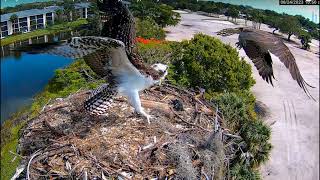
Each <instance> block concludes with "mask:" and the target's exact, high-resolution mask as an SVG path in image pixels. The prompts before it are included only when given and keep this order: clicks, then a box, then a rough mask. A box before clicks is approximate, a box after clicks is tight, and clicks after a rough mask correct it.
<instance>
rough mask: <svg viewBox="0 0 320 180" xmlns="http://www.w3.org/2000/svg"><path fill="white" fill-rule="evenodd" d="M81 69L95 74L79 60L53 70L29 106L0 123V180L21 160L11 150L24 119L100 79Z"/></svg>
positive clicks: (3, 179) (24, 121) (12, 172)
mask: <svg viewBox="0 0 320 180" xmlns="http://www.w3.org/2000/svg"><path fill="white" fill-rule="evenodd" d="M84 71H86V72H87V73H88V74H89V75H90V76H92V77H95V74H94V73H93V72H92V71H91V69H90V68H89V67H88V66H87V65H86V64H85V62H84V61H83V60H82V59H80V60H77V61H75V62H74V63H73V64H71V65H70V66H69V67H67V68H66V69H58V70H56V72H55V76H54V78H53V79H52V80H50V82H49V84H48V85H47V86H46V87H45V88H44V90H43V91H42V92H41V93H40V94H38V95H37V96H35V97H34V101H33V103H32V105H30V106H28V107H25V108H24V109H22V110H21V111H20V112H18V113H16V114H15V115H13V116H12V117H11V118H10V119H8V120H6V121H5V122H4V124H3V125H2V126H1V178H0V179H1V180H7V179H10V178H11V177H12V175H13V174H14V172H15V169H16V167H17V165H18V164H19V162H20V160H21V159H20V158H19V157H16V158H14V157H15V155H14V154H13V153H15V152H16V148H17V145H18V140H19V131H20V129H21V128H22V127H23V126H24V125H25V124H26V123H27V122H28V120H30V119H32V118H33V117H35V116H37V115H38V114H39V113H40V111H41V109H42V107H43V106H44V105H46V104H47V103H48V102H49V101H50V100H54V99H55V98H58V97H66V96H68V95H70V94H72V93H75V92H76V91H78V90H79V89H80V88H81V89H93V88H95V87H96V86H98V85H99V84H101V83H102V82H104V81H102V80H91V79H90V78H89V77H88V76H87V75H85V73H83V72H84ZM12 152H13V153H12Z"/></svg>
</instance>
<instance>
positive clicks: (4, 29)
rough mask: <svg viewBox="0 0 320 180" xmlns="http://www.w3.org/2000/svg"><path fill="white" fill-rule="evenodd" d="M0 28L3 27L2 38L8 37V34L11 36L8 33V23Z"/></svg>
mask: <svg viewBox="0 0 320 180" xmlns="http://www.w3.org/2000/svg"><path fill="white" fill-rule="evenodd" d="M0 26H1V28H0V32H1V38H3V37H7V36H8V34H9V33H8V24H7V21H5V22H1V24H0Z"/></svg>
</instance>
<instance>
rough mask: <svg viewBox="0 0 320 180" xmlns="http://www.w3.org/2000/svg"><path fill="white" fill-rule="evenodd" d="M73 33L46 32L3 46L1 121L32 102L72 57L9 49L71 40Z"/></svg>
mask: <svg viewBox="0 0 320 180" xmlns="http://www.w3.org/2000/svg"><path fill="white" fill-rule="evenodd" d="M70 36H71V32H65V33H57V34H52V35H45V36H39V37H34V38H30V39H27V40H23V41H19V42H16V43H13V44H10V45H7V46H2V47H1V123H2V122H3V121H4V120H6V119H8V118H9V117H10V115H12V114H13V113H14V112H16V111H18V110H19V109H21V108H22V107H23V106H26V105H29V104H30V103H31V102H32V98H33V97H34V96H35V95H36V94H37V93H38V92H40V91H41V90H42V89H43V88H44V87H45V86H46V85H47V83H48V82H49V80H50V79H51V78H52V77H53V75H54V71H55V70H56V69H58V68H62V67H65V66H67V65H69V64H70V63H71V62H72V60H71V59H68V58H64V57H58V56H51V55H47V54H26V53H21V52H17V51H10V49H13V48H16V47H19V46H23V45H28V44H34V43H45V42H54V41H59V40H65V39H68V38H69V37H70Z"/></svg>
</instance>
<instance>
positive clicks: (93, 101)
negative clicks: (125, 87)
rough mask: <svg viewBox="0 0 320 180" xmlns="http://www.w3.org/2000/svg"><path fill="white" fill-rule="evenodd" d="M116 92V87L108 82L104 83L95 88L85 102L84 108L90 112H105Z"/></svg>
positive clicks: (97, 113)
mask: <svg viewBox="0 0 320 180" xmlns="http://www.w3.org/2000/svg"><path fill="white" fill-rule="evenodd" d="M116 94H117V91H116V89H115V88H112V87H110V86H109V85H108V84H103V85H102V86H100V87H98V88H97V89H95V90H94V91H93V92H92V94H91V96H90V98H89V99H88V100H86V101H85V102H84V108H85V110H86V111H88V112H89V113H90V114H94V115H101V114H104V113H105V112H106V111H107V110H108V108H110V107H111V103H112V102H113V97H114V96H115V95H116Z"/></svg>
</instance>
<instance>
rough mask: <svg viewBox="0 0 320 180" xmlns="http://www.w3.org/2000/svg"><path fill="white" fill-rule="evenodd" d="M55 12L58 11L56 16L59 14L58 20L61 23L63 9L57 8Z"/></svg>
mask: <svg viewBox="0 0 320 180" xmlns="http://www.w3.org/2000/svg"><path fill="white" fill-rule="evenodd" d="M55 13H56V16H57V22H58V23H60V22H61V21H62V14H63V11H62V9H57V10H56V11H55Z"/></svg>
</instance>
